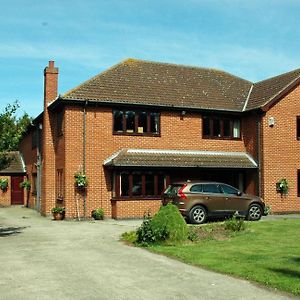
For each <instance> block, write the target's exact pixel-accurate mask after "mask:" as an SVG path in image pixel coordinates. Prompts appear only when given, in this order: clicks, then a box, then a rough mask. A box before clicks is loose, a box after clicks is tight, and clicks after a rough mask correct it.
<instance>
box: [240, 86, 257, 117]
mask: <svg viewBox="0 0 300 300" xmlns="http://www.w3.org/2000/svg"><path fill="white" fill-rule="evenodd" d="M253 86H254V84H252V85H251V87H250V90H249V93H248V96H247V99H246V101H245V104H244V107H243V110H242V111H245V110H246V108H247V106H248V102H249V99H250V95H251V92H252V89H253Z"/></svg>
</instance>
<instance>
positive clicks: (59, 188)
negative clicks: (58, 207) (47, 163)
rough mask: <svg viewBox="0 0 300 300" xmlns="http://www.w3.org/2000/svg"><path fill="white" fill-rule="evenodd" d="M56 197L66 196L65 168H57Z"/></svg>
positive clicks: (60, 198)
mask: <svg viewBox="0 0 300 300" xmlns="http://www.w3.org/2000/svg"><path fill="white" fill-rule="evenodd" d="M56 198H57V199H59V200H63V198H64V181H63V169H57V170H56Z"/></svg>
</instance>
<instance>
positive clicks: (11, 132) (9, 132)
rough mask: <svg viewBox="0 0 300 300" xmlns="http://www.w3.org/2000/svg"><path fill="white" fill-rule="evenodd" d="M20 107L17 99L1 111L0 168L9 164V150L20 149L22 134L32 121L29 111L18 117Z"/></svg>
mask: <svg viewBox="0 0 300 300" xmlns="http://www.w3.org/2000/svg"><path fill="white" fill-rule="evenodd" d="M19 107H20V105H19V103H18V101H15V102H13V104H8V105H7V106H6V107H5V108H4V111H3V112H2V113H0V170H1V169H4V168H5V167H7V165H8V164H9V157H8V156H7V152H9V151H14V150H18V146H19V142H20V140H21V138H22V135H23V133H24V132H25V131H26V130H27V128H28V126H29V125H30V124H31V122H32V118H31V117H29V115H28V114H27V113H24V114H23V115H22V116H21V117H17V115H16V112H17V110H18V109H19Z"/></svg>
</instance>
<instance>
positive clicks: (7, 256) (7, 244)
mask: <svg viewBox="0 0 300 300" xmlns="http://www.w3.org/2000/svg"><path fill="white" fill-rule="evenodd" d="M140 224H141V221H139V220H134V221H133V220H132V221H115V220H105V221H84V222H78V221H52V220H51V219H50V218H45V217H41V216H40V215H39V214H38V213H37V212H36V211H34V210H31V209H27V208H24V207H20V206H12V207H8V208H0V265H1V275H0V299H2V300H6V299H117V300H119V299H143V300H147V299H151V300H152V299H204V300H206V299H214V300H218V299H226V300H229V299H264V300H265V299H266V300H267V299H272V300H276V299H296V298H295V297H292V296H289V295H286V294H283V293H279V292H276V291H274V290H269V289H265V288H263V287H259V286H257V285H254V284H252V283H249V282H247V281H245V280H240V279H236V278H232V277H230V276H226V275H222V274H218V273H214V272H210V271H207V270H204V269H201V268H198V267H194V266H190V265H186V264H184V263H181V262H179V261H176V260H173V259H170V258H168V257H165V256H162V255H157V254H153V253H150V252H149V251H147V250H145V249H140V248H135V247H130V246H127V245H125V244H124V243H122V242H120V241H119V237H120V234H121V233H123V232H125V231H129V230H133V229H135V228H137V227H138V226H139V225H140Z"/></svg>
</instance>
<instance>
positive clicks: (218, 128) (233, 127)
mask: <svg viewBox="0 0 300 300" xmlns="http://www.w3.org/2000/svg"><path fill="white" fill-rule="evenodd" d="M202 135H203V137H204V138H214V139H215V138H216V139H218V138H219V139H240V138H241V121H240V120H239V119H237V118H229V117H221V116H203V125H202Z"/></svg>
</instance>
